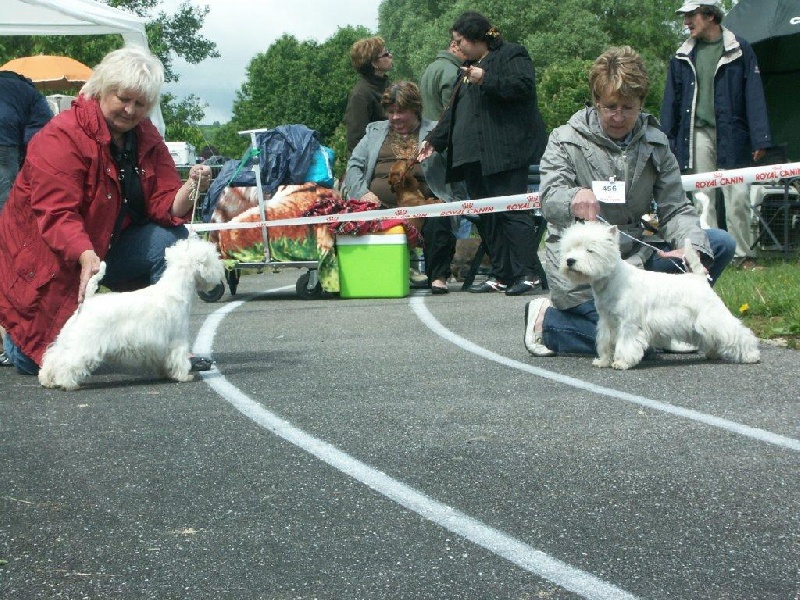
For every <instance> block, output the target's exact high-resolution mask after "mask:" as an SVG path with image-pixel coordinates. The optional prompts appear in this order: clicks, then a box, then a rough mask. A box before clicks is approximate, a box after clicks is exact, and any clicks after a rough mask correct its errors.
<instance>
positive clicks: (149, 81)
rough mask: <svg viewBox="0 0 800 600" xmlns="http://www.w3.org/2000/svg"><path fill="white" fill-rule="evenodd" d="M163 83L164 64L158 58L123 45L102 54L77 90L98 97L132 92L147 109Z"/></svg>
mask: <svg viewBox="0 0 800 600" xmlns="http://www.w3.org/2000/svg"><path fill="white" fill-rule="evenodd" d="M163 84H164V66H163V65H162V64H161V61H160V60H158V58H157V57H156V56H155V55H154V54H152V53H151V52H149V51H148V50H146V49H145V48H141V47H139V46H125V47H124V48H120V49H119V50H114V51H112V52H109V53H108V54H106V55H105V57H103V60H102V61H101V62H100V64H99V65H97V66H96V67H95V68H94V70H93V71H92V74H91V76H90V77H89V80H88V81H87V82H86V83H85V84H84V85H83V87H82V88H81V91H80V93H81V95H82V96H86V97H87V98H94V99H97V100H99V99H100V98H102V97H103V96H105V95H107V94H110V93H113V92H117V91H126V92H136V93H137V94H141V95H142V96H144V97H145V99H146V100H147V103H148V112H150V109H152V108H153V106H155V104H156V102H158V97H159V94H160V93H161V86H162V85H163Z"/></svg>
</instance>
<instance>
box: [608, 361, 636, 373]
mask: <svg viewBox="0 0 800 600" xmlns="http://www.w3.org/2000/svg"><path fill="white" fill-rule="evenodd" d="M637 364H638V363H631V362H628V361H624V360H615V361H614V362H613V363H611V368H612V369H616V370H617V371H627V370H628V369H630V368H631V367H635V366H636V365H637Z"/></svg>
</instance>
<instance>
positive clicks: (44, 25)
mask: <svg viewBox="0 0 800 600" xmlns="http://www.w3.org/2000/svg"><path fill="white" fill-rule="evenodd" d="M1 3H2V8H0V35H103V34H108V33H117V34H120V35H122V39H123V40H124V41H125V45H126V46H127V45H137V46H143V47H145V48H148V47H149V46H148V44H147V35H146V33H145V29H144V19H142V18H140V17H137V16H136V15H132V14H130V13H126V12H124V11H121V10H119V9H117V8H112V7H110V6H107V5H105V4H101V3H99V2H95V0H1ZM90 66H92V65H90ZM150 118H151V119H152V121H153V123H154V124H155V126H156V127H157V128H158V130H159V131H160V132H161V135H162V136H163V135H164V130H165V128H164V118H163V116H162V115H161V107H160V106H158V104H156V106H155V108H153V112H152V113H151V114H150Z"/></svg>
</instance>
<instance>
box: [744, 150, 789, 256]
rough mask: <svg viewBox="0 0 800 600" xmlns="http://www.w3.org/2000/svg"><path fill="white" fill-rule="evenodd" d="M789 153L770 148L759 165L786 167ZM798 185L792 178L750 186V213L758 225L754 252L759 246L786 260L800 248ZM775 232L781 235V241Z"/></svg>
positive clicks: (753, 246)
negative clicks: (776, 252) (794, 248)
mask: <svg viewBox="0 0 800 600" xmlns="http://www.w3.org/2000/svg"><path fill="white" fill-rule="evenodd" d="M786 151H787V144H781V145H779V146H773V147H771V148H768V149H767V153H766V154H765V155H764V157H763V158H762V159H761V161H759V164H763V165H771V164H783V163H785V162H786V160H787V158H786ZM798 183H800V177H790V178H786V179H781V180H779V181H778V182H777V184H766V185H762V184H754V185H752V186H751V188H750V189H751V194H750V210H752V211H753V214H754V215H755V217H756V218H757V219H758V224H759V232H758V236H757V237H756V240H755V241H754V242H753V245H752V246H751V249H752V248H755V246H756V245H757V244H760V245H761V247H762V248H764V247H774V248H778V249H780V250H781V251H782V252H783V255H784V258H786V257H788V255H789V250H790V248H791V247H792V246H797V245H800V193H798V189H796V188H795V186H797V185H798ZM778 227H780V229H778ZM776 232H777V233H779V234H781V237H780V238H779V237H778V235H776ZM793 234H794V235H793ZM767 240H771V241H772V242H773V244H769V243H768V242H767Z"/></svg>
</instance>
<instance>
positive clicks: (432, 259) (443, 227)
mask: <svg viewBox="0 0 800 600" xmlns="http://www.w3.org/2000/svg"><path fill="white" fill-rule="evenodd" d="M421 233H422V239H424V240H425V243H424V246H423V249H422V253H423V256H424V257H425V273H426V274H427V275H428V283H430V282H431V281H433V280H434V279H444V280H445V281H447V278H448V277H450V264H451V263H452V262H453V255H454V254H455V252H456V236H455V234H454V233H453V219H451V218H450V217H430V218H427V219H425V222H424V223H423V224H422V231H421Z"/></svg>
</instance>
